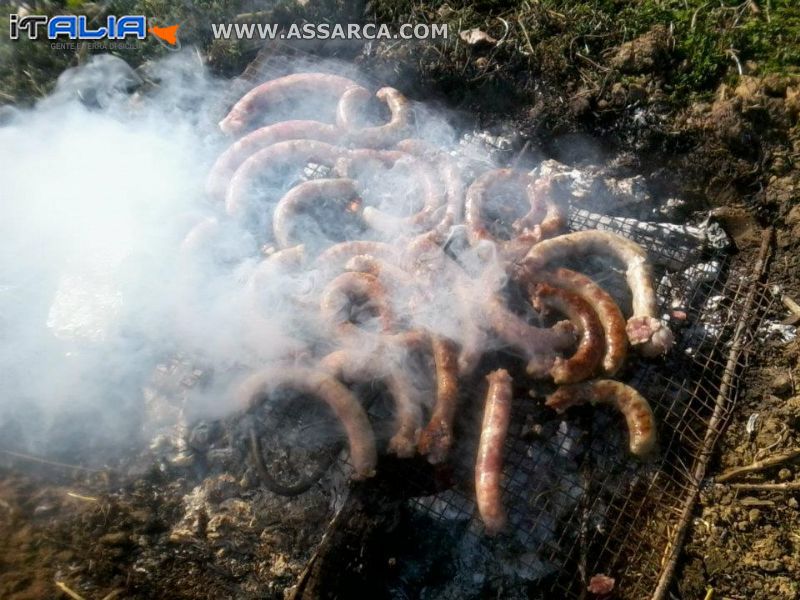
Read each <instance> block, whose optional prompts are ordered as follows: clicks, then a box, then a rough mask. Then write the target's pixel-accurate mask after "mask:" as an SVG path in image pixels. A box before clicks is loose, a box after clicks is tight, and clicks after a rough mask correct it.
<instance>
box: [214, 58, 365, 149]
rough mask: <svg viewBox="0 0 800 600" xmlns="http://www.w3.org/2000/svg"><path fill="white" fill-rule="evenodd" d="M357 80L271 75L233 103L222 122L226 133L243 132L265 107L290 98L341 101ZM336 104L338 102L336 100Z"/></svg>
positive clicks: (320, 75) (316, 75) (265, 109)
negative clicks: (269, 78)
mask: <svg viewBox="0 0 800 600" xmlns="http://www.w3.org/2000/svg"><path fill="white" fill-rule="evenodd" d="M353 87H358V84H357V83H356V82H355V81H353V80H352V79H348V78H347V77H340V76H339V75H330V74H328V73H295V74H293V75H287V76H285V77H279V78H277V79H272V80H270V81H267V82H265V83H262V84H261V85H259V86H256V87H255V88H253V89H252V90H250V91H249V92H247V93H246V94H245V95H244V96H242V98H241V100H239V101H238V102H237V103H236V104H234V105H233V108H231V110H230V112H229V113H228V115H227V116H226V117H225V118H224V119H223V120H222V121H220V123H219V128H220V129H221V130H222V131H223V132H225V133H227V134H240V133H242V132H243V131H244V130H246V129H247V127H248V126H249V125H250V124H251V123H252V122H253V121H254V120H255V119H256V117H257V116H258V115H259V114H260V113H263V112H265V111H268V110H269V109H270V108H271V107H274V106H275V105H277V104H279V103H282V102H286V101H287V100H292V99H296V100H301V99H303V98H309V97H310V98H318V97H319V96H320V95H322V96H325V97H330V98H331V100H332V101H333V102H334V103H338V102H339V99H340V98H341V97H342V94H344V93H345V91H347V90H348V89H350V88H353ZM334 105H335V104H334Z"/></svg>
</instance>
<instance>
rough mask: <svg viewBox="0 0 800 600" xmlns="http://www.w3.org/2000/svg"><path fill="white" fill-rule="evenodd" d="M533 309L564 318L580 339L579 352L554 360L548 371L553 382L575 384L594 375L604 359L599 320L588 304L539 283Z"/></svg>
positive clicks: (570, 293) (568, 293) (571, 294)
mask: <svg viewBox="0 0 800 600" xmlns="http://www.w3.org/2000/svg"><path fill="white" fill-rule="evenodd" d="M533 307H534V308H535V309H536V310H542V309H543V308H545V307H547V308H551V309H553V310H555V311H557V312H559V313H561V314H562V315H566V316H567V317H568V318H569V320H570V322H572V324H573V325H574V326H575V330H576V331H577V332H578V334H579V335H580V342H579V344H578V349H577V351H576V352H575V353H574V354H573V355H572V356H571V357H569V358H566V359H564V358H561V357H556V359H555V361H554V363H553V367H552V368H551V369H550V375H551V376H552V377H553V381H554V382H556V383H558V384H562V383H577V382H579V381H583V380H584V379H588V378H589V377H591V376H592V375H594V373H595V372H596V371H597V370H598V368H599V366H600V360H601V359H602V358H603V351H604V337H605V336H604V334H603V326H602V325H601V324H600V319H599V318H598V317H597V313H595V312H594V310H593V309H592V307H591V306H590V305H589V303H588V302H586V301H585V300H584V299H583V298H581V297H580V296H578V295H577V294H573V293H572V292H568V291H567V290H564V289H561V288H557V287H553V286H551V285H549V284H547V283H540V284H539V285H537V286H536V288H535V289H534V292H533Z"/></svg>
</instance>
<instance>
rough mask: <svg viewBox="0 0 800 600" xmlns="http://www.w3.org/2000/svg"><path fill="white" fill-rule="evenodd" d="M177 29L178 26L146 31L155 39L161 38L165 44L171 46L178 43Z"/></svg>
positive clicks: (152, 28) (154, 28) (153, 28)
mask: <svg viewBox="0 0 800 600" xmlns="http://www.w3.org/2000/svg"><path fill="white" fill-rule="evenodd" d="M178 27H180V25H170V26H169V27H151V28H150V29H148V31H149V32H150V33H152V34H153V35H154V36H156V37H157V38H161V39H162V40H164V41H165V42H167V43H169V44H172V45H173V46H174V45H175V44H177V43H178Z"/></svg>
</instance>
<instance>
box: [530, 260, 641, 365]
mask: <svg viewBox="0 0 800 600" xmlns="http://www.w3.org/2000/svg"><path fill="white" fill-rule="evenodd" d="M527 279H528V282H529V283H531V284H535V283H536V282H541V283H548V284H550V285H552V286H555V287H558V288H563V289H565V290H567V291H569V292H571V293H573V294H577V295H578V296H580V297H581V298H583V299H584V300H585V301H586V302H588V303H589V305H590V306H591V307H592V308H593V309H594V310H595V311H596V312H597V316H598V317H599V319H600V323H602V325H603V331H604V333H605V342H606V348H605V355H604V357H603V371H604V373H605V374H606V375H614V374H615V373H616V372H617V371H619V369H620V368H621V367H622V365H623V363H624V362H625V357H626V356H627V354H628V336H627V333H626V331H625V317H624V316H623V315H622V311H621V310H620V309H619V306H617V303H616V302H615V301H614V299H613V298H612V297H611V296H610V295H609V293H608V292H606V291H605V290H604V289H603V288H601V287H600V286H599V285H597V283H595V282H594V280H592V279H591V278H590V277H587V276H586V275H583V274H581V273H577V272H575V271H572V270H570V269H564V268H560V269H555V270H553V271H536V272H534V273H532V274H530V275H529V276H528V278H527ZM529 291H530V292H531V294H533V292H534V286H530V287H529Z"/></svg>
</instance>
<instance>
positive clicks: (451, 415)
mask: <svg viewBox="0 0 800 600" xmlns="http://www.w3.org/2000/svg"><path fill="white" fill-rule="evenodd" d="M431 347H432V351H433V363H434V366H435V368H436V403H435V404H434V407H433V412H432V413H431V418H430V421H428V425H427V426H426V427H425V429H424V430H423V431H422V434H421V435H420V438H419V451H420V453H421V454H424V455H427V457H428V462H430V463H431V464H434V465H436V464H440V463H442V462H444V461H445V460H446V459H447V455H448V453H449V452H450V448H451V447H452V445H453V421H454V420H455V416H456V408H457V406H458V360H457V356H458V355H457V352H456V346H455V344H454V343H453V342H452V341H450V340H447V339H444V338H441V337H438V336H434V337H433V339H432V340H431Z"/></svg>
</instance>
